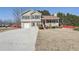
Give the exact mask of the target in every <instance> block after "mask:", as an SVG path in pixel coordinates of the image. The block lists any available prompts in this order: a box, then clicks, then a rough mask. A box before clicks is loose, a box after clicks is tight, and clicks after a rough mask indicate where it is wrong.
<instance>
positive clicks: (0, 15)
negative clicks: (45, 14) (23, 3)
mask: <svg viewBox="0 0 79 59" xmlns="http://www.w3.org/2000/svg"><path fill="white" fill-rule="evenodd" d="M16 8H22V9H24V10H26V11H27V10H48V11H49V12H50V13H51V14H54V13H58V12H62V13H71V14H74V15H78V16H79V7H16ZM16 8H15V7H0V20H14V15H13V13H14V9H16Z"/></svg>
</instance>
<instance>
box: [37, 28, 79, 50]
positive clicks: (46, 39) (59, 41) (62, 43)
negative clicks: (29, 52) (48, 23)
mask: <svg viewBox="0 0 79 59" xmlns="http://www.w3.org/2000/svg"><path fill="white" fill-rule="evenodd" d="M36 51H79V31H74V30H72V29H45V30H39V32H38V38H37V41H36Z"/></svg>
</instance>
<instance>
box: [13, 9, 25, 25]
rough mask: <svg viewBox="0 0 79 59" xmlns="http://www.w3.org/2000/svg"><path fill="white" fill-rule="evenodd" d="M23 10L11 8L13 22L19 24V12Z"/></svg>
mask: <svg viewBox="0 0 79 59" xmlns="http://www.w3.org/2000/svg"><path fill="white" fill-rule="evenodd" d="M23 11H24V10H23V9H22V8H14V9H13V15H14V19H15V23H17V24H21V13H22V12H23Z"/></svg>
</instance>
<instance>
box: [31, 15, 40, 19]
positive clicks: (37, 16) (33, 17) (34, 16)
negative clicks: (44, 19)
mask: <svg viewBox="0 0 79 59" xmlns="http://www.w3.org/2000/svg"><path fill="white" fill-rule="evenodd" d="M40 18H41V17H40V16H39V15H33V16H31V19H40Z"/></svg>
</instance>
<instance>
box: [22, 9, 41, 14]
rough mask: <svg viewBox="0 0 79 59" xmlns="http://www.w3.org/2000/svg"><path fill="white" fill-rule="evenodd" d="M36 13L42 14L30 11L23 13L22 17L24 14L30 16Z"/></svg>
mask: <svg viewBox="0 0 79 59" xmlns="http://www.w3.org/2000/svg"><path fill="white" fill-rule="evenodd" d="M35 13H39V14H41V13H40V12H38V11H33V10H28V11H25V12H23V13H22V15H24V14H27V15H29V14H30V15H32V14H35Z"/></svg>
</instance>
